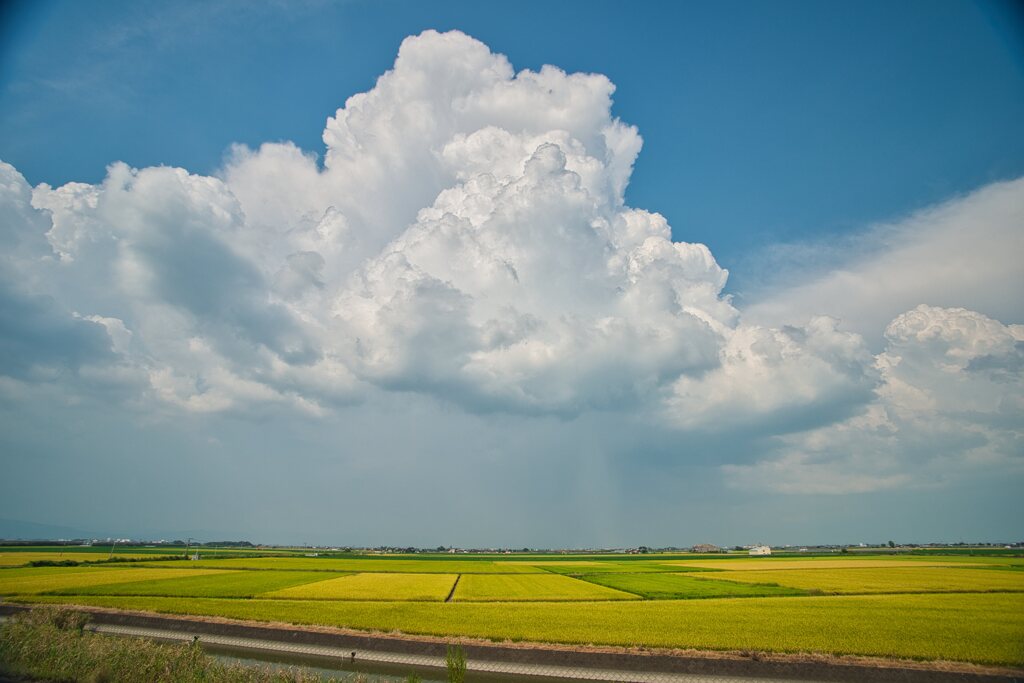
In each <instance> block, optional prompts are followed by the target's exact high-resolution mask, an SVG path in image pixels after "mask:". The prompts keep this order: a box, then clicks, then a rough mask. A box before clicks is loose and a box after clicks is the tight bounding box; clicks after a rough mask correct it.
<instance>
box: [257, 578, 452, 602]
mask: <svg viewBox="0 0 1024 683" xmlns="http://www.w3.org/2000/svg"><path fill="white" fill-rule="evenodd" d="M455 578H456V577H455V575H454V574H396V573H387V574H352V575H348V576H342V577H340V578H333V579H327V580H326V581H317V582H315V583H305V584H302V585H300V586H293V587H291V588H283V589H281V590H275V591H269V592H267V593H264V594H263V596H262V597H267V598H302V599H307V600H308V599H314V600H383V601H386V600H435V601H441V600H444V599H445V598H447V597H448V593H449V592H450V591H451V589H452V586H453V585H455Z"/></svg>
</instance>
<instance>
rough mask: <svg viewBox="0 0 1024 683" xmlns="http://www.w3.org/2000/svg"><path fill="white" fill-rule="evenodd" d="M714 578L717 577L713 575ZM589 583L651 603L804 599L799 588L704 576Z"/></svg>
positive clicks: (609, 578)
mask: <svg viewBox="0 0 1024 683" xmlns="http://www.w3.org/2000/svg"><path fill="white" fill-rule="evenodd" d="M712 576H715V575H713V574H712ZM583 578H585V579H586V580H587V581H589V582H592V583H596V584H599V585H602V586H608V587H609V588H615V589H617V590H621V591H628V592H630V593H634V594H636V595H639V596H641V597H644V598H648V599H652V600H672V599H688V598H741V597H766V596H772V595H805V594H806V592H805V591H802V590H799V589H798V588H792V587H785V586H777V585H774V584H770V582H768V581H765V582H764V583H763V584H753V585H748V584H745V583H736V582H733V581H718V580H716V579H715V578H706V577H705V576H704V575H703V574H700V575H687V574H669V573H660V574H591V575H589V576H586V577H583Z"/></svg>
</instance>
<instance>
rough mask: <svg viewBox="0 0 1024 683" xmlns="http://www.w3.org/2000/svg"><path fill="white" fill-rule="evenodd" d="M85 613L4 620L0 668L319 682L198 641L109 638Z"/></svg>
mask: <svg viewBox="0 0 1024 683" xmlns="http://www.w3.org/2000/svg"><path fill="white" fill-rule="evenodd" d="M85 622H86V615H84V614H81V613H76V612H72V611H70V610H61V609H55V608H45V609H38V610H33V611H32V612H28V613H25V614H21V615H18V616H16V617H14V618H12V619H11V620H9V621H8V622H6V623H4V624H3V625H0V672H2V673H5V674H7V675H12V676H19V677H21V676H25V677H30V678H32V679H38V680H50V681H96V682H99V681H104V682H109V683H118V682H122V681H123V682H134V681H150V682H151V683H193V682H194V681H206V682H207V683H319V682H320V681H325V679H324V678H322V677H320V676H317V675H311V674H307V673H303V672H301V671H299V670H291V671H281V670H272V669H270V668H262V669H261V668H253V667H246V666H240V665H229V664H223V663H220V662H217V661H216V660H214V659H213V658H211V657H209V656H207V655H206V654H204V653H203V650H202V648H200V647H199V646H198V645H185V644H182V645H168V644H159V643H154V642H151V641H148V640H142V639H138V638H111V637H109V636H100V635H96V634H94V633H90V632H88V631H85V630H83V626H84V625H85Z"/></svg>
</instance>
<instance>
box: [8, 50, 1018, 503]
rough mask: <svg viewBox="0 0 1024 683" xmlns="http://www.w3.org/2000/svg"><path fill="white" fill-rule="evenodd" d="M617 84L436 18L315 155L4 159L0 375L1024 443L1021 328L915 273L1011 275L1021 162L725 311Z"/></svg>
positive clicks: (708, 425)
mask: <svg viewBox="0 0 1024 683" xmlns="http://www.w3.org/2000/svg"><path fill="white" fill-rule="evenodd" d="M613 93H614V86H613V85H612V83H611V82H610V81H609V80H608V79H607V78H606V77H604V76H602V75H599V74H567V73H565V72H563V71H562V70H560V69H558V68H556V67H552V66H545V67H543V68H542V69H540V70H539V71H536V72H535V71H530V70H524V71H520V72H518V73H517V72H516V71H515V70H514V69H513V68H512V65H511V64H510V63H509V61H508V59H506V58H505V57H504V56H503V55H499V54H494V53H492V52H491V51H490V50H489V49H488V48H487V46H485V45H484V44H482V43H480V42H479V41H476V40H474V39H472V38H470V37H468V36H466V35H464V34H462V33H459V32H450V33H444V34H441V33H437V32H434V31H427V32H425V33H423V34H421V35H419V36H415V37H410V38H408V39H406V40H405V41H404V42H403V43H402V46H401V49H400V50H399V54H398V57H397V59H396V61H395V64H394V67H393V68H392V69H391V70H389V71H388V72H387V73H385V74H384V75H382V76H381V77H380V78H379V79H378V80H377V82H376V84H375V85H374V87H373V88H371V89H370V90H368V91H367V92H364V93H360V94H357V95H354V96H352V97H350V98H348V100H347V101H346V102H345V104H344V106H343V107H342V108H340V109H338V110H337V111H336V112H335V113H334V115H333V116H331V117H330V118H328V119H327V123H326V126H325V129H324V132H323V141H324V144H325V152H324V154H323V156H322V159H321V158H320V157H318V156H317V155H316V154H313V153H310V152H308V151H303V150H301V149H299V148H298V147H296V146H295V145H293V144H291V143H287V142H284V143H267V144H264V145H262V146H260V147H259V148H257V149H250V148H247V147H244V146H236V147H234V148H233V149H232V150H231V153H230V154H229V156H228V160H227V161H226V162H225V165H224V167H223V168H222V169H221V170H220V171H219V172H218V174H217V176H216V177H207V176H202V175H197V174H193V173H190V172H188V171H186V170H184V169H177V168H166V167H157V168H144V169H133V168H130V167H128V166H127V165H125V164H123V163H114V164H112V165H111V166H110V167H109V168H108V172H107V176H106V178H105V179H104V180H103V181H102V182H101V183H98V184H95V185H91V184H84V183H69V184H67V185H64V186H62V187H57V188H53V187H49V186H48V185H45V184H43V185H40V186H38V187H36V188H31V187H29V186H28V184H27V183H26V182H25V180H24V178H22V177H21V175H20V174H18V172H17V171H16V170H15V169H13V168H12V167H10V166H8V165H0V217H2V219H3V226H2V230H0V244H2V245H3V247H4V251H3V254H2V255H0V268H2V271H0V323H2V324H3V328H2V330H0V331H2V335H3V336H2V340H3V344H4V347H3V348H4V349H5V350H6V351H7V353H6V354H5V358H7V359H9V360H7V362H6V363H4V364H3V365H0V375H4V376H6V377H8V378H11V381H15V382H20V383H21V384H20V385H18V386H24V387H28V386H31V385H32V384H33V383H37V384H38V383H47V384H49V385H60V384H61V383H62V382H68V378H69V377H71V378H73V380H74V381H73V382H72V383H71V384H68V385H67V391H69V392H71V391H84V390H85V388H87V387H88V386H90V384H102V385H104V386H106V387H108V391H109V387H110V386H116V387H118V390H117V392H116V396H117V397H120V399H122V400H125V399H126V397H127V400H131V401H134V402H136V403H137V404H139V405H147V406H149V407H153V406H158V407H163V408H165V409H167V410H171V411H174V410H180V411H189V412H199V413H220V412H225V411H254V410H261V409H266V408H267V407H271V408H274V409H277V408H281V407H284V408H287V409H289V410H294V411H297V412H299V413H303V414H308V415H314V416H322V415H326V414H329V413H330V412H331V411H332V410H335V409H338V406H341V405H344V404H346V403H349V402H353V401H361V400H365V399H367V397H370V396H372V395H374V394H375V393H376V392H393V391H400V392H417V393H419V394H422V395H425V396H428V397H432V398H434V399H438V400H440V401H442V402H444V403H447V404H454V405H457V406H459V407H461V408H462V409H463V410H465V411H469V412H489V411H504V412H508V413H521V414H525V415H560V416H575V415H579V414H581V413H584V412H587V411H593V410H602V411H616V412H618V413H621V414H624V415H634V416H638V417H640V419H641V420H647V421H648V422H649V423H650V424H655V425H656V426H657V428H658V429H664V430H668V431H669V432H671V433H672V434H674V435H675V436H676V437H678V439H680V441H681V442H682V441H685V439H687V438H689V437H690V436H692V435H693V434H695V433H699V434H700V435H701V438H717V439H729V438H732V437H734V436H735V435H737V434H741V435H744V437H743V438H749V439H759V438H768V439H774V440H775V441H774V442H773V443H774V444H775V445H774V446H773V447H772V449H771V450H770V451H769V452H768V455H767V456H766V457H761V458H755V460H754V461H753V462H743V463H738V464H733V465H730V466H728V468H727V475H728V476H729V478H730V480H731V481H734V482H736V483H737V485H743V486H746V485H759V486H769V487H773V488H775V489H777V490H782V491H797V490H807V489H814V490H819V491H836V492H838V491H845V490H867V489H871V488H879V487H885V486H894V485H902V484H903V483H905V482H906V481H909V480H910V479H911V478H912V477H913V475H912V474H911V472H912V469H911V464H912V463H914V462H923V461H922V458H925V457H926V456H925V455H924V454H925V453H938V455H933V456H927V457H933V458H945V459H946V460H948V461H949V462H956V463H960V464H961V465H962V464H963V463H974V462H977V463H983V462H984V463H998V462H1002V463H1004V464H1005V463H1007V462H1011V461H1013V456H1014V454H1019V438H1018V437H1019V420H1018V419H1016V418H1015V415H1019V414H1020V412H1021V411H1020V407H1021V406H1020V390H1019V389H1020V350H1019V349H1020V339H1021V337H1020V328H1019V327H1015V326H1012V325H1011V326H1006V325H1003V324H1002V323H1000V322H998V321H997V320H995V319H993V318H990V317H986V316H984V315H981V314H979V313H973V312H971V311H968V310H961V309H952V308H941V309H940V308H927V307H925V308H916V309H915V308H914V306H917V305H918V304H920V303H922V302H924V303H933V304H934V303H936V301H935V300H932V299H928V298H927V297H925V296H924V293H925V292H926V291H931V290H926V289H924V288H922V286H920V283H922V282H928V283H931V282H933V281H935V280H939V279H943V278H944V279H945V281H946V282H947V283H948V285H949V286H950V287H951V288H959V289H962V290H964V291H966V292H967V294H965V295H964V296H963V298H964V299H968V300H969V299H971V298H972V297H973V298H979V297H978V296H975V294H977V292H988V291H989V290H990V289H991V288H992V287H993V286H998V287H1003V288H1005V287H1006V286H1007V285H1012V284H1013V283H1015V282H1018V281H1019V275H1020V270H1019V268H1016V267H1015V266H1009V265H1007V263H1008V260H1007V258H1006V257H1005V254H999V255H998V258H997V257H996V256H997V255H996V254H995V252H996V251H1000V250H1001V251H1004V252H1005V251H1006V250H1007V249H1008V248H1009V247H1010V246H1012V245H1015V244H1018V243H1019V235H1020V233H1019V230H1018V231H1017V232H1014V231H1013V229H1012V228H1013V226H1015V225H1019V222H1017V221H1018V219H1019V217H1020V206H1021V205H1020V203H1019V198H1020V196H1021V188H1022V187H1024V185H1021V182H1024V181H1016V182H1015V183H1009V184H1004V185H998V186H995V187H993V188H989V189H988V190H983V191H982V192H980V193H978V194H977V195H974V196H971V197H968V198H966V199H964V200H962V201H961V202H959V203H954V204H951V205H948V206H945V207H941V208H940V209H936V210H935V211H932V212H930V213H924V214H921V215H919V216H917V217H915V218H914V219H913V221H912V223H911V224H910V226H911V227H908V228H906V229H903V230H901V231H897V232H898V234H899V235H901V236H903V237H901V238H900V240H896V241H895V242H894V243H893V245H892V248H890V249H888V250H879V249H876V250H875V252H874V253H876V254H878V253H882V252H884V253H882V255H881V256H879V257H878V258H876V260H875V261H874V262H872V263H871V264H868V262H867V261H866V260H862V261H858V262H857V266H856V268H853V267H851V269H850V271H849V272H851V273H853V274H854V275H853V276H848V275H844V274H843V273H833V274H831V275H829V276H822V278H821V279H820V280H819V281H816V282H814V283H813V284H811V285H808V286H807V287H804V288H796V289H793V290H791V291H789V292H787V293H785V294H784V295H780V296H779V297H778V298H777V299H776V300H774V303H773V302H772V301H762V302H761V303H760V304H758V306H756V307H755V309H754V311H753V312H752V313H751V314H746V315H741V312H740V311H738V310H737V309H736V308H735V307H734V306H733V303H732V301H731V300H730V298H729V297H728V296H726V295H723V288H724V286H725V284H726V279H727V276H728V274H727V272H726V271H725V270H724V269H723V268H722V267H720V266H719V264H718V263H717V262H716V261H715V259H714V257H713V256H712V254H711V252H710V251H709V250H708V248H707V247H705V246H704V245H701V244H693V243H688V242H685V241H674V240H673V236H672V231H671V229H670V227H669V225H668V224H667V222H666V220H665V219H664V217H662V216H660V215H658V214H656V213H651V212H647V211H644V210H642V209H639V208H634V207H630V206H627V205H626V204H625V201H624V193H625V189H626V187H627V185H628V183H629V179H630V175H631V173H632V168H633V163H634V161H635V159H636V157H637V155H638V154H639V152H640V149H641V145H642V141H641V138H640V135H639V133H638V131H637V130H636V128H634V127H632V126H630V125H628V124H626V123H623V122H622V121H620V120H618V119H617V118H616V117H615V116H614V115H613V113H612V95H613ZM971 221H973V222H971ZM965 225H971V226H974V229H975V236H974V237H973V238H971V237H969V236H965V235H964V232H965V229H964V226H965ZM906 235H911V236H912V237H913V239H911V238H909V237H906ZM925 238H927V239H925ZM989 239H991V240H993V241H999V243H1000V244H1001V245H1002V246H978V244H977V243H979V242H985V241H986V240H989ZM961 243H970V244H972V245H974V246H972V249H973V251H971V250H967V251H970V253H973V254H985V255H989V256H991V257H992V259H991V261H992V263H995V264H996V266H995V267H993V268H992V269H991V271H990V273H991V274H992V280H991V282H990V283H982V284H977V283H974V284H972V283H971V281H970V278H969V277H968V275H971V274H973V273H975V272H977V269H976V268H975V266H976V265H977V264H976V263H975V261H977V260H978V259H980V258H981V257H980V256H979V257H978V258H976V259H975V260H974V261H972V260H970V259H968V260H964V259H963V258H960V257H959V256H958V257H957V258H956V259H954V260H953V261H951V262H950V263H953V264H954V265H948V264H947V266H941V264H940V265H936V263H938V260H939V256H941V255H942V254H944V253H947V252H948V253H952V252H957V251H958V250H957V247H958V245H960V244H961ZM921 244H925V245H926V246H923V247H922V246H920V245H921ZM963 251H965V250H962V249H961V250H959V252H963ZM959 252H958V253H959ZM972 258H973V257H972ZM957 259H959V260H957ZM958 278H959V279H958ZM850 283H852V284H850ZM908 283H909V284H908ZM971 287H974V289H971ZM964 288H966V289H964ZM972 292H973V293H974V294H972ZM883 298H884V299H887V300H891V302H897V303H898V304H899V306H900V308H898V309H895V310H890V309H891V308H892V305H896V304H895V303H891V302H890V303H891V305H890V303H886V305H884V306H882V305H881V304H879V303H878V302H879V301H880V300H882V299H883ZM1011 299H1013V297H1009V296H1007V295H1005V294H1002V295H992V296H991V297H990V299H985V298H984V296H981V297H980V298H979V300H980V301H982V303H985V302H991V301H996V300H998V301H1004V302H1006V301H1010V300H1011ZM832 300H834V301H835V302H836V306H835V307H834V308H832V307H831V306H830V303H831V302H832ZM1013 300H1016V299H1013ZM851 302H853V303H851ZM861 302H862V303H861ZM944 302H945V300H942V301H938V303H944ZM947 305H948V304H947ZM964 305H967V304H964ZM1015 305H1016V304H1012V303H1011V304H1007V305H1006V306H1004V307H1003V308H1001V309H1000V310H1007V311H1011V312H1012V311H1017V310H1018V309H1016V308H1014V306H1015ZM858 306H867V307H872V306H874V307H877V308H878V309H879V310H885V311H889V312H888V313H887V314H886V315H887V317H886V318H885V320H884V321H882V322H880V323H878V326H879V328H881V327H882V326H884V323H885V322H886V321H888V320H889V319H891V318H892V317H893V316H895V315H897V314H898V313H900V312H902V311H907V310H910V309H913V310H912V311H911V312H909V313H906V314H903V315H900V316H899V317H898V318H897V319H896V320H895V321H893V322H892V324H891V325H890V326H889V329H888V332H887V333H886V334H887V339H888V346H887V347H886V349H885V351H884V352H883V353H881V354H880V355H878V356H874V355H872V354H871V353H870V352H869V350H868V348H869V347H868V345H867V344H865V341H864V339H863V337H862V335H868V334H872V333H873V332H872V331H871V330H870V329H867V330H866V329H864V328H865V324H864V321H865V320H869V319H871V320H873V319H874V318H872V317H871V316H869V315H867V314H862V313H861V312H858V311H859V309H858V308H857V307H858ZM986 310H987V309H986ZM851 311H852V313H851ZM847 315H850V316H852V318H853V319H854V322H856V323H858V324H859V327H856V328H855V329H856V331H857V332H858V333H853V332H850V331H849V329H850V328H849V327H847V326H846V323H845V322H844V321H841V320H838V319H837V318H843V317H846V316H847ZM872 315H874V313H872ZM755 323H756V324H755ZM867 327H870V326H867ZM43 340H46V343H42V341H43ZM1014 354H1016V355H1014ZM968 408H969V409H968ZM942 425H954V427H949V428H948V429H947V427H945V426H942ZM939 427H941V429H940V428H939ZM943 429H946V430H947V431H949V432H950V434H949V435H945V436H944V437H943V438H942V439H939V441H941V445H942V448H941V449H939V450H935V449H931V450H930V449H929V448H926V445H927V444H928V443H931V442H932V441H935V437H934V435H936V434H945V432H943V431H942V430H943ZM673 430H674V431H673ZM1015 430H1016V431H1015ZM708 435H711V436H710V437H708ZM954 436H955V437H956V438H953V437H954ZM929 439H931V441H929ZM958 466H959V465H958ZM947 469H948V468H947ZM949 471H952V470H949Z"/></svg>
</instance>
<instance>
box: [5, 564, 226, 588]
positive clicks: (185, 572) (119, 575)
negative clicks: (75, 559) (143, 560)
mask: <svg viewBox="0 0 1024 683" xmlns="http://www.w3.org/2000/svg"><path fill="white" fill-rule="evenodd" d="M107 566H109V565H107ZM220 573H221V572H219V571H217V570H213V569H107V568H106V567H104V568H102V569H101V568H93V567H32V568H28V569H4V570H2V571H0V595H25V594H31V593H45V592H50V591H77V590H79V589H84V588H88V587H90V586H99V585H103V584H111V583H129V582H133V581H146V580H149V579H172V578H179V577H186V576H202V575H208V574H220Z"/></svg>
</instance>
